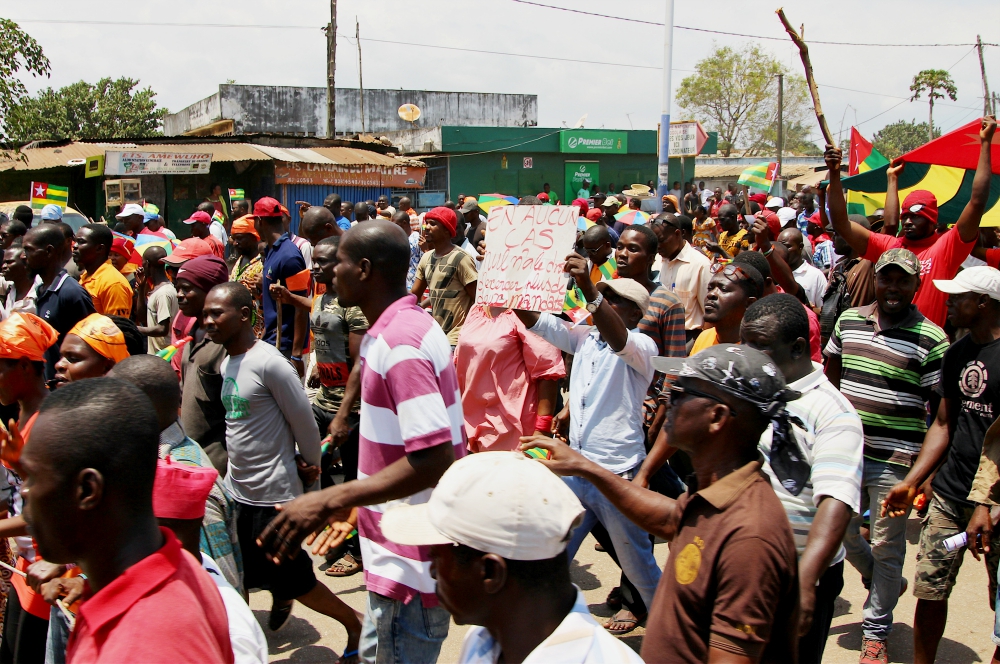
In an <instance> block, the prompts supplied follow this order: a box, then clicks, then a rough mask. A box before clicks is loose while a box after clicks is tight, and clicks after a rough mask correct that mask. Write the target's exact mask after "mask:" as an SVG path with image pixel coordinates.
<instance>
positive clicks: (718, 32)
mask: <svg viewBox="0 0 1000 664" xmlns="http://www.w3.org/2000/svg"><path fill="white" fill-rule="evenodd" d="M512 1H513V2H516V3H518V4H522V5H531V6H533V7H543V8H545V9H558V10H559V11H564V12H569V13H571V14H584V15H585V16H596V17H598V18H612V19H615V20H616V21H627V22H629V23H642V24H643V25H658V26H660V27H661V28H662V27H663V23H660V22H659V21H644V20H642V19H638V18H628V17H625V16H612V15H611V14H598V13H597V12H587V11H583V10H582V9H571V8H569V7H557V6H555V5H546V4H542V3H541V2H531V1H530V0H512ZM674 27H675V28H677V29H679V30H692V31H694V32H708V33H711V34H715V35H727V36H729V37H748V38H750V39H767V40H770V41H782V42H787V41H788V38H787V37H767V36H764V35H748V34H744V33H740V32H726V31H724V30H709V29H708V28H692V27H691V26H687V25H674ZM809 44H824V45H827V46H883V47H896V48H899V47H913V46H919V47H922V48H926V47H938V46H975V45H976V44H974V43H969V44H872V43H867V42H865V43H857V42H835V41H818V40H817V41H814V40H811V39H810V40H809ZM983 46H1000V44H992V43H991V44H987V43H986V42H983Z"/></svg>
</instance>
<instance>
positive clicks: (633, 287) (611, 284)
mask: <svg viewBox="0 0 1000 664" xmlns="http://www.w3.org/2000/svg"><path fill="white" fill-rule="evenodd" d="M608 289H610V290H613V291H614V292H616V293H618V294H619V295H621V296H622V297H623V298H625V299H626V300H631V301H632V302H633V303H635V306H637V307H639V311H641V312H642V313H643V314H645V313H646V309H649V291H648V290H646V287H645V286H643V285H642V284H640V283H639V282H638V281H636V280H635V279H628V278H625V277H622V278H620V279H612V280H611V281H599V282H597V290H599V291H602V292H603V291H605V290H608Z"/></svg>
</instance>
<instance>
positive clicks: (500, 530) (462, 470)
mask: <svg viewBox="0 0 1000 664" xmlns="http://www.w3.org/2000/svg"><path fill="white" fill-rule="evenodd" d="M583 512H584V509H583V505H581V504H580V501H579V500H578V499H577V497H576V495H575V494H574V493H573V492H572V491H571V490H570V488H569V487H568V486H566V484H565V482H563V481H562V480H561V479H560V478H559V477H557V476H556V475H555V474H554V473H553V472H552V471H550V470H549V469H548V468H546V467H545V466H543V465H542V464H541V463H540V462H539V461H535V460H534V459H530V458H528V457H526V456H524V454H522V453H520V452H483V453H480V454H470V455H468V456H465V457H463V458H461V459H459V460H458V461H456V462H455V463H453V464H452V465H451V467H450V468H448V470H446V471H445V473H444V475H442V476H441V479H440V480H439V481H438V485H437V486H436V487H435V488H434V491H432V492H431V497H430V500H428V501H427V502H426V503H424V504H422V505H400V506H398V507H394V508H391V509H389V510H387V511H386V512H385V514H383V515H382V521H381V526H382V534H383V535H385V537H386V539H388V540H389V541H391V542H395V543H396V544H403V545H409V546H430V545H432V544H463V545H465V546H468V547H470V548H473V549H475V550H477V551H482V552H484V553H494V554H496V555H498V556H502V557H503V558H506V559H508V560H547V559H549V558H554V557H555V556H557V555H559V554H560V553H562V552H563V551H565V550H566V545H567V544H568V543H569V539H570V534H571V533H572V531H573V528H575V527H576V526H577V525H579V523H580V520H581V518H582V517H583Z"/></svg>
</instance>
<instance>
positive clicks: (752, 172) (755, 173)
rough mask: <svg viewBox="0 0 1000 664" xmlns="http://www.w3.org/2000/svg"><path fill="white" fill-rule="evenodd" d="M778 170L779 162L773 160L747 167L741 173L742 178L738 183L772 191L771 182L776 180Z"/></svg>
mask: <svg viewBox="0 0 1000 664" xmlns="http://www.w3.org/2000/svg"><path fill="white" fill-rule="evenodd" d="M777 171H778V163H777V162H774V161H772V162H771V163H764V164H757V165H756V166H751V167H749V168H747V169H745V170H744V171H743V174H742V175H740V179H739V180H737V183H738V184H743V185H746V186H748V187H755V188H757V189H763V190H764V191H770V189H771V183H773V182H774V177H775V175H777Z"/></svg>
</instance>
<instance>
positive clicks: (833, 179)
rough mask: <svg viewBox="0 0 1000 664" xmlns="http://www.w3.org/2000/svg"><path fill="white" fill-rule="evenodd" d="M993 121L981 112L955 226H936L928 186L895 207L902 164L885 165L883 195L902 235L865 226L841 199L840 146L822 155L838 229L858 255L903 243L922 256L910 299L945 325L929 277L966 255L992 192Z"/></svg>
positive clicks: (940, 299) (951, 270)
mask: <svg viewBox="0 0 1000 664" xmlns="http://www.w3.org/2000/svg"><path fill="white" fill-rule="evenodd" d="M996 128H997V121H996V119H995V118H993V117H991V116H986V117H984V118H983V122H982V128H981V129H980V130H979V145H980V149H979V163H978V165H977V166H976V175H975V178H973V180H972V194H971V196H970V197H969V202H968V203H966V204H965V209H964V210H962V214H961V215H960V216H959V218H958V222H957V223H956V224H955V226H954V227H953V228H950V229H949V230H948V231H947V232H945V233H938V232H937V223H938V206H937V198H935V196H934V194H932V193H931V192H929V191H924V190H922V189H918V190H916V191H911V192H910V193H909V195H908V196H907V197H906V199H905V200H904V201H903V209H902V213H901V214H900V213H897V210H898V207H897V206H898V201H899V194H898V183H899V182H898V181H899V174H900V173H901V172H902V170H903V164H898V165H893V166H890V167H889V170H888V171H887V175H888V178H889V187H888V191H886V195H885V210H886V226H892V225H893V224H892V223H890V222H892V221H894V220H895V217H896V216H897V215H898V216H899V219H900V222H901V223H902V226H903V235H902V236H901V237H893V236H891V235H882V234H878V233H872V232H871V231H869V230H868V229H867V228H865V227H863V226H861V225H860V224H858V223H855V222H853V221H850V220H849V219H848V218H847V203H846V202H845V201H844V193H843V192H844V190H843V186H842V185H841V183H840V160H841V152H840V150H838V149H837V148H833V147H828V148H827V150H826V154H825V155H824V156H825V159H826V166H827V168H828V169H829V173H830V186H829V188H828V192H829V193H828V195H827V200H829V205H830V220H831V222H832V223H833V229H834V231H836V232H837V234H839V235H842V236H843V237H844V239H845V240H846V241H847V244H849V245H850V246H851V248H852V249H854V250H855V251H856V252H858V255H859V256H861V258H864V259H867V260H870V261H872V262H873V263H874V262H876V261H878V257H879V256H881V255H882V254H883V253H884V252H886V251H888V250H889V249H895V248H897V247H902V248H903V249H908V250H910V251H912V252H913V253H915V254H916V255H917V258H919V259H920V287H919V289H918V290H917V295H916V297H914V298H913V304H915V305H917V309H919V310H920V313H922V314H923V315H924V316H925V317H926V318H927V319H928V320H930V321H931V322H932V323H934V324H935V325H938V326H940V327H944V322H945V319H946V318H947V317H948V311H947V309H946V307H945V301H946V300H947V299H948V295H947V294H945V293H943V292H941V291H939V290H938V289H936V288H934V284H933V283H931V282H933V281H934V280H935V279H952V278H954V276H955V275H956V274H958V268H959V267H960V266H961V265H962V263H963V261H965V259H966V258H968V257H969V253H970V252H971V251H972V248H973V247H974V246H975V245H976V240H977V239H978V238H979V222H980V221H981V220H982V218H983V213H984V212H986V202H987V199H988V198H989V195H990V178H991V173H992V165H991V161H990V146H991V143H992V141H993V133H994V132H995V131H996Z"/></svg>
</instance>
